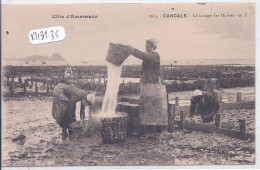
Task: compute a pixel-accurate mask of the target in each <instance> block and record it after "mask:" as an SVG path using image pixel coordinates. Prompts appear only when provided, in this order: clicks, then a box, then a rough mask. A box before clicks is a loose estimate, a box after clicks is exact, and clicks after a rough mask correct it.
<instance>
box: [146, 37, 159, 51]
mask: <svg viewBox="0 0 260 170" xmlns="http://www.w3.org/2000/svg"><path fill="white" fill-rule="evenodd" d="M146 43H148V44H150V45H151V46H153V50H152V51H151V52H153V51H154V50H155V49H156V47H157V41H156V39H148V40H146Z"/></svg>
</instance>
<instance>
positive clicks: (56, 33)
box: [29, 26, 65, 44]
mask: <svg viewBox="0 0 260 170" xmlns="http://www.w3.org/2000/svg"><path fill="white" fill-rule="evenodd" d="M64 38H65V30H64V28H63V27H62V26H56V27H49V28H41V29H36V30H31V31H30V32H29V41H30V42H31V43H32V44H43V43H49V42H54V41H61V40H63V39H64Z"/></svg>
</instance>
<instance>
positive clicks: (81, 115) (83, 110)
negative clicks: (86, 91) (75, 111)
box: [80, 102, 86, 119]
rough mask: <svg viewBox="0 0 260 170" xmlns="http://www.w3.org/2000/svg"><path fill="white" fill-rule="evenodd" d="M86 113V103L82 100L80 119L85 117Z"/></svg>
mask: <svg viewBox="0 0 260 170" xmlns="http://www.w3.org/2000/svg"><path fill="white" fill-rule="evenodd" d="M85 118H86V114H85V105H84V104H83V103H82V102H81V103H80V119H85Z"/></svg>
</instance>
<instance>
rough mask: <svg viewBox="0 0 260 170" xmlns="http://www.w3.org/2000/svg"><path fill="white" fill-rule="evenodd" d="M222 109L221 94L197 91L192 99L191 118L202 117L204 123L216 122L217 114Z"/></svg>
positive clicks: (214, 91)
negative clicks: (194, 116)
mask: <svg viewBox="0 0 260 170" xmlns="http://www.w3.org/2000/svg"><path fill="white" fill-rule="evenodd" d="M219 109H220V92H219V91H218V90H213V91H212V92H210V91H204V92H202V91H200V90H195V91H194V92H193V95H192V98H191V106H190V115H189V116H190V118H191V119H192V117H193V115H194V114H196V115H200V116H201V118H202V122H203V123H209V122H211V121H213V120H214V116H215V114H216V113H217V112H218V111H219Z"/></svg>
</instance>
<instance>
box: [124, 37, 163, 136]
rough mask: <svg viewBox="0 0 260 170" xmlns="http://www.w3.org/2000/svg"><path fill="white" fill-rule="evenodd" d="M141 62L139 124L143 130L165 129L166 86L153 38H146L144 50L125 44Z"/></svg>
mask: <svg viewBox="0 0 260 170" xmlns="http://www.w3.org/2000/svg"><path fill="white" fill-rule="evenodd" d="M126 47H127V48H128V49H129V50H131V51H132V55H133V56H135V57H136V58H138V59H141V60H143V62H142V74H141V80H140V124H141V126H142V127H143V128H142V129H143V130H142V131H143V132H151V131H152V132H154V131H162V130H165V129H166V127H167V125H168V102H167V93H166V88H165V86H164V85H163V83H162V80H161V78H160V56H159V54H158V53H157V52H155V49H156V48H157V42H156V40H154V39H149V40H146V51H145V52H142V51H140V50H138V49H135V48H133V47H131V46H128V45H127V46H126Z"/></svg>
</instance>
